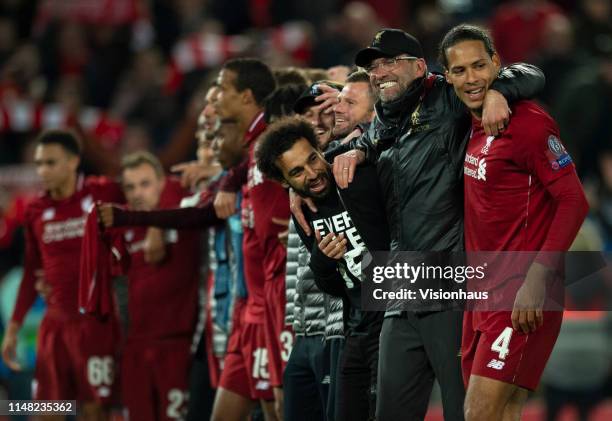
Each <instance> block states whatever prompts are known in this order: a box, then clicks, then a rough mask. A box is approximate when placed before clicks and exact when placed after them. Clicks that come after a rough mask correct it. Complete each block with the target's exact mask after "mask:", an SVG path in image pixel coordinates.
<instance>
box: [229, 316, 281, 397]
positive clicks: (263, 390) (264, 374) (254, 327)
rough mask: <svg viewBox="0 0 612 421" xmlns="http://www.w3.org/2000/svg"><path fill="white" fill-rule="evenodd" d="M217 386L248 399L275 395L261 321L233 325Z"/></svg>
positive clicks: (242, 321)
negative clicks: (271, 384)
mask: <svg viewBox="0 0 612 421" xmlns="http://www.w3.org/2000/svg"><path fill="white" fill-rule="evenodd" d="M219 386H220V387H222V388H224V389H227V390H231V391H232V392H234V393H238V394H239V395H242V396H244V397H246V398H248V399H253V400H258V399H264V400H267V401H271V400H273V399H274V395H273V393H272V387H271V386H270V373H269V371H268V350H267V348H266V340H265V335H264V331H263V325H261V324H254V323H245V322H244V320H241V323H240V324H239V325H238V326H236V325H234V326H232V333H231V335H230V339H229V346H228V350H227V354H226V355H225V361H224V363H223V371H222V372H221V380H220V381H219Z"/></svg>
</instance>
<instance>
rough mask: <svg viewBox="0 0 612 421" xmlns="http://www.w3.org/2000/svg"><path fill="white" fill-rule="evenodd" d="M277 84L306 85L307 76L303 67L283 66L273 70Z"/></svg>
mask: <svg viewBox="0 0 612 421" xmlns="http://www.w3.org/2000/svg"><path fill="white" fill-rule="evenodd" d="M272 73H273V74H274V79H276V86H278V87H280V86H284V85H306V76H305V75H304V71H303V70H302V69H298V68H296V67H283V68H279V69H274V70H273V71H272Z"/></svg>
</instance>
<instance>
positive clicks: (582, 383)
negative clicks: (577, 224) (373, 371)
mask: <svg viewBox="0 0 612 421" xmlns="http://www.w3.org/2000/svg"><path fill="white" fill-rule="evenodd" d="M610 159H611V161H610V163H611V164H612V155H611V158H610ZM610 172H611V173H612V168H610ZM610 176H611V177H612V174H610ZM611 181H612V180H611ZM601 249H602V238H601V236H600V235H599V234H598V232H597V228H596V227H595V226H594V224H593V222H591V221H590V220H588V219H587V220H586V221H585V222H584V224H583V226H582V227H581V228H580V232H579V233H578V236H577V237H576V240H575V241H574V243H573V244H572V247H571V248H570V252H571V251H599V250H601ZM569 261H571V259H570V260H569ZM568 271H570V272H571V271H572V268H570V267H568ZM605 273H606V272H605V271H604V272H599V273H597V274H595V275H592V276H589V277H588V278H585V279H582V280H580V281H578V284H575V285H572V286H571V287H569V288H568V289H567V290H566V301H567V302H566V304H569V306H570V307H569V308H571V309H570V310H567V309H566V311H565V313H564V315H563V324H562V325H561V331H560V333H559V337H558V338H557V342H556V344H555V348H554V349H553V351H552V354H551V355H550V359H549V360H548V364H547V366H546V369H545V371H544V375H543V379H542V383H543V385H545V391H544V397H545V399H546V409H547V414H546V420H547V421H556V420H558V419H559V414H560V413H561V411H562V409H563V408H564V406H566V405H570V406H574V407H576V409H577V410H578V420H579V421H588V420H589V419H590V418H589V416H590V414H591V413H592V412H593V410H594V409H595V407H596V406H597V405H598V404H599V403H600V402H601V401H603V399H604V398H605V395H604V387H605V383H606V381H607V380H608V377H609V374H610V370H611V369H612V350H611V349H610V347H609V345H610V343H611V342H610V341H611V340H612V330H611V329H610V328H611V327H612V324H610V322H611V321H612V319H611V317H610V313H608V312H605V311H600V310H601V308H602V307H603V308H609V305H610V302H609V300H610V297H609V294H607V295H608V297H606V292H607V291H609V288H606V287H605V284H604V282H605V278H604V276H606V275H605ZM608 274H609V272H608ZM602 298H603V299H604V300H606V299H607V300H608V302H604V303H602V302H601V300H602Z"/></svg>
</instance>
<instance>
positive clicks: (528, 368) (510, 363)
mask: <svg viewBox="0 0 612 421" xmlns="http://www.w3.org/2000/svg"><path fill="white" fill-rule="evenodd" d="M511 315H512V312H510V311H482V312H469V311H466V312H465V313H464V315H463V338H462V341H461V366H462V371H463V382H464V383H465V385H466V387H467V385H468V382H469V379H470V375H472V374H474V375H477V376H482V377H487V378H490V379H494V380H499V381H502V382H504V383H510V384H514V385H516V386H519V387H522V388H525V389H529V390H535V389H536V387H537V386H538V383H539V382H540V377H542V372H543V371H544V367H545V366H546V362H547V361H548V358H549V357H550V353H551V352H552V349H553V347H554V345H555V342H556V341H557V336H559V330H560V329H561V322H562V320H563V312H552V311H548V312H544V324H543V325H542V326H541V327H539V328H538V329H537V330H536V331H535V332H534V333H529V334H524V333H523V332H517V331H515V330H513V329H512V321H511V319H510V316H511Z"/></svg>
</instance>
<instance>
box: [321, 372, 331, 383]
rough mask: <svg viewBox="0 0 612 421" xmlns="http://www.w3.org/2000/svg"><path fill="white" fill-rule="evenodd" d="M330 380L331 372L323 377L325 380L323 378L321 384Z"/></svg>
mask: <svg viewBox="0 0 612 421" xmlns="http://www.w3.org/2000/svg"><path fill="white" fill-rule="evenodd" d="M330 382H331V378H330V377H329V374H328V375H327V376H325V377H323V380H321V384H329V383H330Z"/></svg>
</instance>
